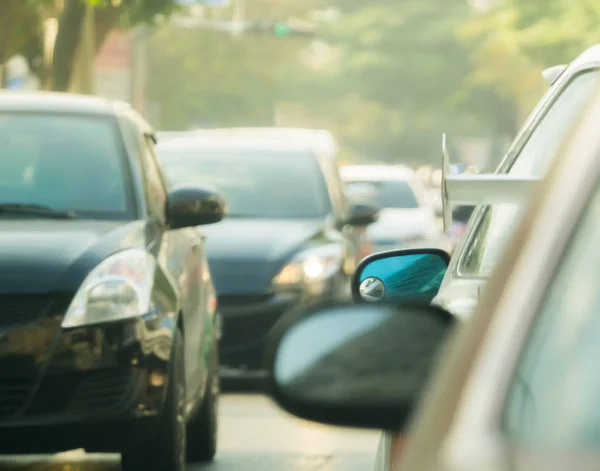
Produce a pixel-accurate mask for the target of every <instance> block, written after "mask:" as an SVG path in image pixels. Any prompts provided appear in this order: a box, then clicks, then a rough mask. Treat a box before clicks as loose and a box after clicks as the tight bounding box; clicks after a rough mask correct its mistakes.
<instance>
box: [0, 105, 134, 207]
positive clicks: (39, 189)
mask: <svg viewBox="0 0 600 471" xmlns="http://www.w3.org/2000/svg"><path fill="white" fill-rule="evenodd" d="M123 152H124V150H123V145H122V143H121V141H120V138H119V134H118V129H117V124H116V121H115V120H114V118H110V117H98V116H79V115H78V116H73V115H60V114H56V113H55V114H34V113H6V112H2V113H0V205H7V204H17V205H39V206H44V207H47V208H49V209H51V210H56V211H72V212H73V213H74V214H76V215H77V217H78V218H92V219H124V218H127V217H128V216H129V209H130V205H129V204H128V199H127V197H126V195H127V191H126V179H125V171H124V169H125V162H126V159H125V158H124V156H123ZM2 217H15V213H14V212H10V213H6V214H5V213H2Z"/></svg>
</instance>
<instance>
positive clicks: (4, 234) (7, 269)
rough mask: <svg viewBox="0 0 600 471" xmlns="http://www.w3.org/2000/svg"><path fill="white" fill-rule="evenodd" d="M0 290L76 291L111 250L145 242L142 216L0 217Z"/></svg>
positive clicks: (23, 292)
mask: <svg viewBox="0 0 600 471" xmlns="http://www.w3.org/2000/svg"><path fill="white" fill-rule="evenodd" d="M1 223H2V231H0V295H1V294H34V293H36V294H42V293H44V294H45V293H52V292H74V291H76V290H77V288H78V287H79V285H80V284H81V282H82V281H83V279H84V278H85V276H86V275H87V273H88V272H89V270H91V269H92V268H93V267H94V266H95V265H96V264H97V263H99V262H100V261H101V260H102V259H103V258H105V257H106V256H108V255H109V254H111V253H113V252H116V251H118V250H119V249H122V248H127V247H128V246H137V245H143V240H144V237H143V234H144V224H143V223H142V222H133V223H127V222H122V221H118V222H113V221H111V222H107V221H89V220H74V221H65V220H39V219H25V218H23V219H2V221H1Z"/></svg>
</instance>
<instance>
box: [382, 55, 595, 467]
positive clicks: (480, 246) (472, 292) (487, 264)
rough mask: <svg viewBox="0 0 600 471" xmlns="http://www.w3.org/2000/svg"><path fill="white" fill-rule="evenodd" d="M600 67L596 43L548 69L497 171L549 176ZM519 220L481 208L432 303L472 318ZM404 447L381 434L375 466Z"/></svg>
mask: <svg viewBox="0 0 600 471" xmlns="http://www.w3.org/2000/svg"><path fill="white" fill-rule="evenodd" d="M599 67H600V45H596V46H593V47H591V48H589V49H588V50H586V51H585V52H583V53H582V54H581V55H580V56H579V57H577V58H576V59H575V60H574V61H573V62H571V63H570V64H569V65H568V66H557V67H553V68H551V69H549V70H548V71H545V72H544V77H545V78H546V79H547V80H548V82H549V84H550V88H549V90H548V91H547V92H546V94H545V95H544V96H543V97H542V99H541V100H540V101H539V103H538V104H537V106H536V107H535V109H534V110H533V111H532V113H531V114H530V116H529V118H528V119H527V121H526V122H525V124H524V125H523V127H522V128H521V130H520V131H519V133H518V134H517V136H516V137H515V139H514V141H513V143H512V145H511V147H510V149H509V150H508V152H507V154H506V156H505V157H504V159H503V160H502V162H501V163H500V165H499V167H498V169H497V170H496V173H498V174H507V175H512V176H515V177H518V176H537V177H539V176H543V175H544V174H545V172H546V169H547V167H548V165H549V164H550V162H551V160H552V158H553V157H554V155H555V154H556V152H557V151H558V150H559V148H560V146H561V144H562V143H563V141H564V139H565V136H566V135H567V133H568V132H569V130H570V129H571V128H572V127H573V125H574V123H575V122H576V120H577V118H578V117H579V116H580V115H581V112H582V109H583V107H584V106H585V105H586V104H587V103H588V101H589V99H590V97H591V96H592V95H593V92H594V89H595V86H596V82H597V80H598V77H600V69H599ZM550 71H551V72H552V73H549V72H550ZM450 197H452V196H451V195H450ZM519 220H520V210H519V205H515V204H511V203H502V204H498V205H494V206H489V205H487V206H484V205H480V206H478V207H477V208H476V209H475V211H474V212H473V215H472V216H471V218H470V220H469V223H468V225H467V228H466V230H465V233H464V235H463V236H462V238H461V240H460V241H459V242H458V244H457V246H456V247H455V249H454V252H453V254H452V258H451V260H450V265H449V266H448V270H447V271H446V274H445V277H444V280H443V282H442V285H441V287H440V290H439V292H438V295H437V296H436V298H434V300H433V303H434V304H436V305H439V306H441V307H443V308H444V309H447V310H448V311H450V312H452V313H454V314H455V315H457V316H459V317H461V318H468V317H469V316H470V314H471V313H472V311H473V309H474V308H475V307H476V306H477V303H478V301H479V297H480V293H481V291H482V288H483V287H484V286H485V284H486V283H487V280H488V279H489V275H490V273H491V271H492V269H493V268H494V267H495V265H496V263H497V262H498V261H499V259H500V257H501V255H502V253H503V250H504V249H505V246H506V244H507V241H508V240H509V238H510V237H511V235H512V233H513V230H514V229H515V227H516V226H517V225H518V222H519ZM403 446H404V444H403V440H402V437H401V436H394V435H392V434H390V433H387V432H385V433H383V435H382V439H381V442H380V444H379V448H378V452H377V458H376V464H375V470H376V471H390V470H391V469H392V467H393V466H392V464H393V463H394V462H395V461H396V460H397V457H399V456H400V455H401V451H402V448H403Z"/></svg>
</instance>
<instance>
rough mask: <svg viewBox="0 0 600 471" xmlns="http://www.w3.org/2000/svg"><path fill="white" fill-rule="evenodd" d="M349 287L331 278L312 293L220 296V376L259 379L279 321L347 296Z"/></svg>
mask: <svg viewBox="0 0 600 471" xmlns="http://www.w3.org/2000/svg"><path fill="white" fill-rule="evenodd" d="M346 285H347V286H346ZM349 285H350V282H349V280H347V279H345V278H343V279H342V278H333V279H331V280H328V281H327V282H326V283H325V284H324V286H321V287H320V288H319V289H317V290H316V291H315V292H310V291H306V292H303V293H293V292H290V293H270V294H257V295H241V296H234V295H230V296H220V297H219V311H220V312H221V315H222V319H223V332H222V338H221V341H220V344H219V356H220V359H221V366H220V372H221V377H222V378H224V379H229V378H232V379H233V378H239V379H259V378H263V377H264V372H262V371H261V370H263V367H264V365H263V363H264V351H265V345H266V342H267V338H268V335H269V333H270V332H271V330H272V329H273V327H274V326H275V325H276V324H277V323H278V322H279V320H280V319H282V318H283V317H284V316H286V314H288V313H290V312H292V311H296V310H298V309H300V310H301V308H302V307H303V306H307V305H310V304H312V303H315V302H322V301H325V300H328V299H333V298H343V297H344V296H346V297H349V294H347V293H346V291H348V287H349ZM345 288H346V289H345ZM348 292H349V291H348Z"/></svg>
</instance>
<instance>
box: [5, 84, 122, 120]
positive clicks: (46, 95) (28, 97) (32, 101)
mask: <svg viewBox="0 0 600 471" xmlns="http://www.w3.org/2000/svg"><path fill="white" fill-rule="evenodd" d="M128 109H131V105H129V104H128V103H125V102H122V101H118V100H111V99H108V98H102V97H98V96H92V95H78V94H75V93H61V92H45V91H36V92H21V91H10V90H9V91H1V92H0V111H40V112H51V113H65V114H73V113H74V114H90V115H115V114H118V113H120V112H122V111H124V110H128Z"/></svg>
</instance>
